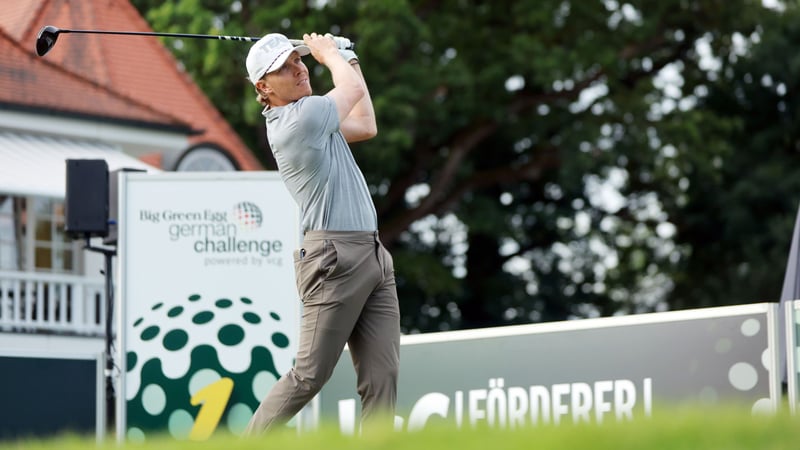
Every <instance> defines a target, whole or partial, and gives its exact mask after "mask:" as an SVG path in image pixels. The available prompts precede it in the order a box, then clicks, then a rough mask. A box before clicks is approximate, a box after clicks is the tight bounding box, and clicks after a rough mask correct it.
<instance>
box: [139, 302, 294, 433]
mask: <svg viewBox="0 0 800 450" xmlns="http://www.w3.org/2000/svg"><path fill="white" fill-rule="evenodd" d="M285 327H286V325H284V323H283V322H282V321H281V317H280V315H278V314H277V313H275V312H271V311H268V310H265V309H264V308H259V307H257V304H256V302H254V301H253V300H251V299H250V298H248V297H237V298H204V297H203V296H202V295H200V294H193V295H190V296H188V297H187V298H186V299H185V300H184V301H180V302H176V303H173V304H168V303H167V302H156V303H154V304H153V305H152V306H150V307H149V308H148V309H147V310H146V313H145V314H144V315H143V316H142V317H137V318H135V319H134V321H133V324H132V326H131V327H129V332H128V336H129V337H128V339H129V340H130V342H131V345H130V346H129V348H131V349H135V351H134V350H131V351H129V352H128V353H127V355H126V356H127V357H126V370H127V372H128V373H127V377H126V380H127V385H126V399H127V415H128V421H127V423H128V430H127V436H128V439H130V440H132V441H141V440H144V438H145V434H146V433H147V432H151V431H152V432H157V433H163V432H164V431H165V430H164V428H165V426H166V431H168V432H169V434H170V435H172V436H173V437H175V438H178V439H192V440H202V439H206V438H208V437H209V436H210V435H211V434H212V433H213V432H214V431H215V430H216V429H219V428H220V427H221V428H223V429H227V431H229V432H232V433H235V434H240V433H241V432H242V431H244V428H245V427H246V425H247V423H248V421H249V420H250V417H251V416H252V414H253V412H254V411H255V409H256V408H257V407H258V404H259V403H260V401H261V399H262V398H263V397H264V396H265V395H266V393H267V392H269V390H270V389H271V388H272V386H273V385H274V384H275V382H276V381H277V380H278V378H279V377H280V374H281V373H283V372H285V371H286V370H288V368H289V367H290V366H291V362H292V358H293V356H294V355H293V354H291V353H290V349H289V344H290V340H289V337H288V336H287V335H286V333H285V332H284V331H283V330H284V329H285ZM265 344H266V345H265Z"/></svg>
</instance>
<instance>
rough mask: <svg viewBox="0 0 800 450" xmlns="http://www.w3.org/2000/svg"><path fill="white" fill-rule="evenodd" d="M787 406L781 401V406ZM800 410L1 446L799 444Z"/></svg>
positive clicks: (52, 449)
mask: <svg viewBox="0 0 800 450" xmlns="http://www.w3.org/2000/svg"><path fill="white" fill-rule="evenodd" d="M785 410H786V408H784V411H785ZM798 448H800V417H796V416H791V415H789V413H788V412H783V413H779V414H776V415H774V416H773V415H770V416H766V415H758V416H753V415H750V414H749V413H745V412H742V410H741V409H739V408H727V409H726V408H713V409H708V408H707V409H691V410H690V409H674V410H671V411H665V410H661V412H660V413H659V414H657V415H655V416H654V417H651V418H646V419H637V420H633V421H626V422H607V423H604V424H601V425H597V424H562V425H558V426H538V427H528V428H524V429H517V430H508V429H497V428H495V429H490V428H477V429H470V428H465V429H461V430H457V429H455V428H454V427H450V426H445V425H436V426H431V427H428V428H426V429H425V430H423V431H419V432H411V433H409V432H391V431H388V430H373V431H372V432H370V433H368V434H365V435H363V436H359V437H347V436H342V435H341V434H340V433H339V432H338V431H336V430H335V429H334V428H329V427H323V428H321V429H320V430H317V431H315V432H311V433H306V434H303V435H299V436H298V435H297V434H296V433H294V432H293V431H292V432H288V431H287V432H278V433H272V434H268V435H265V436H262V437H258V438H240V437H236V436H230V435H215V436H214V437H212V438H211V439H209V440H207V441H203V442H190V441H178V440H175V439H173V438H171V437H167V436H160V437H155V438H149V439H148V440H147V442H144V443H126V444H124V445H117V444H116V443H115V442H113V441H108V442H105V443H103V444H102V445H97V444H96V443H95V440H94V439H93V438H87V437H77V436H61V437H57V438H52V439H43V440H20V441H16V442H1V443H0V449H2V450H5V449H31V450H36V449H41V450H56V449H58V450H62V449H63V450H77V449H108V450H111V449H123V450H130V449H142V450H145V449H146V450H160V449H164V450H184V449H185V450H190V449H191V450H211V449H214V450H219V449H221V450H249V449H253V450H255V449H259V450H263V449H276V450H277V449H280V450H284V449H286V450H289V449H291V450H304V449H309V450H311V449H313V450H318V449H325V450H361V449H364V450H367V449H369V450H400V449H409V450H412V449H413V450H419V449H437V450H438V449H442V450H449V449H455V450H508V449H525V450H529V449H593V450H603V449H609V450H612V449H613V450H622V449H636V450H651V449H704V450H706V449H725V450H729V449H730V450H735V449H747V450H753V449H758V450H769V449H798Z"/></svg>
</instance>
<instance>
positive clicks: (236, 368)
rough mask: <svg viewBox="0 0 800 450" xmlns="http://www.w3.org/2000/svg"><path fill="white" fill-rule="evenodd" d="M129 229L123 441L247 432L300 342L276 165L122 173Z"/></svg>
mask: <svg viewBox="0 0 800 450" xmlns="http://www.w3.org/2000/svg"><path fill="white" fill-rule="evenodd" d="M118 225H119V258H118V260H119V264H118V270H119V280H120V282H119V286H118V290H117V292H118V299H119V302H117V305H119V306H118V308H119V315H118V317H119V323H118V327H117V329H118V330H119V336H118V353H119V354H118V358H117V359H118V361H117V365H118V366H119V367H120V370H121V376H120V383H119V386H118V392H117V399H118V403H117V421H118V424H117V433H118V438H119V439H120V440H122V439H129V440H133V441H141V440H144V439H145V438H146V436H147V435H148V434H150V433H159V434H163V433H165V432H166V433H168V434H170V435H172V436H174V437H175V438H178V439H192V440H203V439H206V438H208V437H209V436H211V434H213V432H214V431H215V430H218V429H219V430H224V431H226V432H230V433H234V434H238V433H241V432H242V431H243V429H244V427H245V426H246V424H247V422H248V420H249V419H250V417H251V415H252V413H253V411H254V410H255V408H256V407H257V406H258V403H259V402H260V400H261V399H262V398H263V397H264V395H266V393H267V392H268V391H269V389H270V388H271V387H272V386H273V385H274V383H275V382H276V381H277V379H278V378H279V377H280V375H281V374H283V373H285V372H286V371H287V370H289V368H290V367H291V366H292V363H293V358H294V355H295V353H296V349H297V347H296V340H297V335H298V328H299V320H300V318H299V317H300V314H299V313H300V302H299V300H298V298H297V291H296V288H295V283H294V267H293V259H292V253H293V250H294V249H295V248H296V247H297V245H298V243H299V230H300V225H299V214H298V210H297V207H296V205H295V203H294V201H293V200H292V198H291V197H290V196H289V194H288V192H287V191H286V189H285V187H284V186H283V183H282V182H281V180H280V178H279V176H278V174H277V172H233V173H221V172H214V173H162V174H145V173H123V174H121V175H120V180H119V224H118Z"/></svg>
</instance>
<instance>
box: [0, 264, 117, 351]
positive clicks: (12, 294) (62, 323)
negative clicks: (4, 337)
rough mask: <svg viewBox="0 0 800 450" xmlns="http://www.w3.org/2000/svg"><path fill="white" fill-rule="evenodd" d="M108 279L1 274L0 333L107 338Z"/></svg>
mask: <svg viewBox="0 0 800 450" xmlns="http://www.w3.org/2000/svg"><path fill="white" fill-rule="evenodd" d="M105 297H106V296H105V280H103V279H102V278H88V277H82V276H75V275H55V274H45V273H31V272H11V271H0V332H14V333H58V334H73V335H85V336H104V335H105V315H106V301H105Z"/></svg>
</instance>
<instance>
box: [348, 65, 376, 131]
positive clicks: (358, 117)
mask: <svg viewBox="0 0 800 450" xmlns="http://www.w3.org/2000/svg"><path fill="white" fill-rule="evenodd" d="M349 64H350V67H352V68H353V71H354V72H356V73H357V74H358V78H359V80H361V84H362V87H363V89H364V96H363V97H361V99H360V100H359V101H358V103H356V104H355V106H353V109H352V110H351V111H350V114H348V115H347V117H345V118H344V120H341V123H340V128H341V130H342V134H343V135H344V138H345V140H346V141H347V142H358V141H365V140H367V139H372V138H374V137H375V136H376V135H377V134H378V124H377V121H376V120H375V109H374V108H373V107H372V98H371V97H370V95H369V89H368V88H367V81H366V80H365V79H364V74H363V73H362V72H361V66H360V65H359V63H358V59H351V60H350V61H349Z"/></svg>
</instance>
